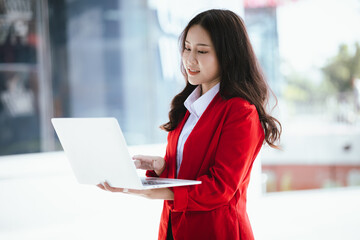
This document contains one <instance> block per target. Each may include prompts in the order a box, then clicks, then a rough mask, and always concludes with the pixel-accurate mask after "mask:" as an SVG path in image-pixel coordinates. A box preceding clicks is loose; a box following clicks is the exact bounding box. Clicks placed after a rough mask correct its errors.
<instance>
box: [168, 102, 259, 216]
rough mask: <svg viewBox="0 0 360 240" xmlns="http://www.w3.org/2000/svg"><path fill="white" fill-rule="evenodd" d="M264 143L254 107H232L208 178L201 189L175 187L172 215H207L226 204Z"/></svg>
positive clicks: (204, 176)
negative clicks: (179, 212) (200, 212)
mask: <svg viewBox="0 0 360 240" xmlns="http://www.w3.org/2000/svg"><path fill="white" fill-rule="evenodd" d="M263 140H264V131H263V128H262V126H261V124H260V121H259V117H258V113H257V111H256V108H255V106H253V105H247V106H244V105H242V106H241V107H239V106H236V105H235V107H233V106H232V107H231V108H230V110H229V111H228V113H227V116H226V119H225V121H224V124H223V128H222V132H221V134H220V138H219V142H218V145H217V149H216V152H215V161H214V164H213V165H212V166H211V167H210V169H209V172H208V174H207V175H203V176H200V177H198V178H197V179H196V180H200V181H202V184H200V185H194V186H184V187H174V188H172V189H171V190H172V191H173V192H174V209H173V210H174V211H209V210H213V209H215V208H217V207H219V206H222V205H224V204H227V203H228V202H229V201H230V200H231V199H232V198H233V197H234V194H235V193H236V191H237V189H238V188H239V187H240V184H242V183H243V180H244V179H245V177H246V176H247V175H248V174H250V170H251V167H252V163H253V161H254V159H255V157H256V155H257V154H258V152H259V150H260V148H261V146H262V144H263Z"/></svg>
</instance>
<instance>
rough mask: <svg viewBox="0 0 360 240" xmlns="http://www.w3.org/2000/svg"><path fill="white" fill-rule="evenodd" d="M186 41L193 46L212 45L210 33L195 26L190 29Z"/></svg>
mask: <svg viewBox="0 0 360 240" xmlns="http://www.w3.org/2000/svg"><path fill="white" fill-rule="evenodd" d="M185 41H186V42H189V43H191V44H206V45H209V46H211V45H212V41H211V38H210V35H209V33H208V32H207V31H206V30H205V29H204V28H203V27H202V26H200V25H194V26H192V27H191V28H190V29H189V31H188V33H187V35H186V39H185Z"/></svg>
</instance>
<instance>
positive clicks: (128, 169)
mask: <svg viewBox="0 0 360 240" xmlns="http://www.w3.org/2000/svg"><path fill="white" fill-rule="evenodd" d="M51 121H52V124H53V126H54V128H55V131H56V133H57V135H58V137H59V140H60V143H61V145H62V147H63V149H64V151H65V154H66V156H67V158H68V159H69V161H70V164H71V167H72V169H73V171H74V174H75V176H76V178H77V180H78V182H79V183H83V184H92V185H96V184H98V183H101V182H104V181H107V182H108V183H109V184H110V185H111V186H113V187H123V188H133V189H140V188H142V183H141V180H140V178H139V176H138V175H137V171H136V168H135V165H134V164H133V161H132V159H131V157H130V154H129V152H128V149H127V145H126V141H125V138H124V135H123V133H122V131H121V128H120V126H119V124H118V122H117V120H116V119H115V118H53V119H51Z"/></svg>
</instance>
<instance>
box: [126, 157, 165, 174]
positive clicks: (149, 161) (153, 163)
mask: <svg viewBox="0 0 360 240" xmlns="http://www.w3.org/2000/svg"><path fill="white" fill-rule="evenodd" d="M133 160H134V164H135V166H136V168H138V169H143V170H154V171H155V173H156V175H158V176H160V175H161V173H162V172H163V171H164V169H165V159H164V158H162V157H157V156H144V155H135V156H133Z"/></svg>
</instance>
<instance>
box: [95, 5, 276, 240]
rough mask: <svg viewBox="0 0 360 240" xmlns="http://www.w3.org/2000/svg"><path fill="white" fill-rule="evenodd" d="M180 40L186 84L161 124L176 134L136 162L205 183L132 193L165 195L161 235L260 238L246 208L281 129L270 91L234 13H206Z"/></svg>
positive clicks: (159, 174) (155, 172)
mask: <svg viewBox="0 0 360 240" xmlns="http://www.w3.org/2000/svg"><path fill="white" fill-rule="evenodd" d="M180 40H181V54H182V72H183V75H184V77H185V79H186V87H185V88H184V90H183V91H182V92H181V93H179V94H178V95H176V96H175V97H174V99H173V101H172V105H171V110H170V113H169V118H170V121H169V122H168V123H166V124H164V125H162V129H164V130H166V131H168V132H169V133H168V144H167V148H166V155H165V157H164V158H162V157H153V156H140V155H139V156H134V160H135V165H136V166H137V168H141V169H147V170H148V171H147V175H148V176H152V177H154V176H155V177H166V178H179V179H192V180H200V181H202V184H200V185H194V186H184V187H174V188H164V189H154V190H140V191H139V190H132V189H129V190H127V189H126V190H125V192H126V193H127V194H137V195H141V196H144V197H147V198H151V199H164V200H165V201H164V207H163V212H162V215H161V222H160V229H159V239H221V240H222V239H232V240H234V239H242V240H244V239H245V240H248V239H253V238H254V237H253V233H252V230H251V226H250V222H249V219H248V216H247V213H246V191H247V187H248V184H249V180H250V172H251V168H252V164H253V162H254V160H255V158H256V156H257V154H258V153H259V151H260V148H261V147H262V145H263V144H264V143H267V144H268V145H270V146H271V147H275V148H276V145H275V144H276V141H278V140H279V138H280V134H281V124H280V123H279V121H278V120H276V119H275V118H274V117H272V116H270V115H269V113H267V111H266V105H267V101H268V98H269V92H270V89H269V87H268V85H267V83H266V81H265V79H264V77H263V75H262V72H261V69H260V66H259V64H258V62H257V60H256V57H255V54H254V51H253V49H252V46H251V44H250V41H249V38H248V35H247V32H246V29H245V25H244V23H243V21H242V20H241V18H240V17H239V16H238V15H236V14H235V13H233V12H231V11H228V10H209V11H205V12H202V13H200V14H198V15H197V16H196V17H195V18H193V19H192V20H191V21H190V22H189V24H188V25H187V26H186V28H185V30H184V31H183V33H182V35H181V38H180ZM98 186H99V187H100V188H102V189H104V190H108V191H112V192H123V191H124V189H121V188H113V187H111V186H109V185H108V184H107V183H104V184H103V185H102V184H99V185H98Z"/></svg>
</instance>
